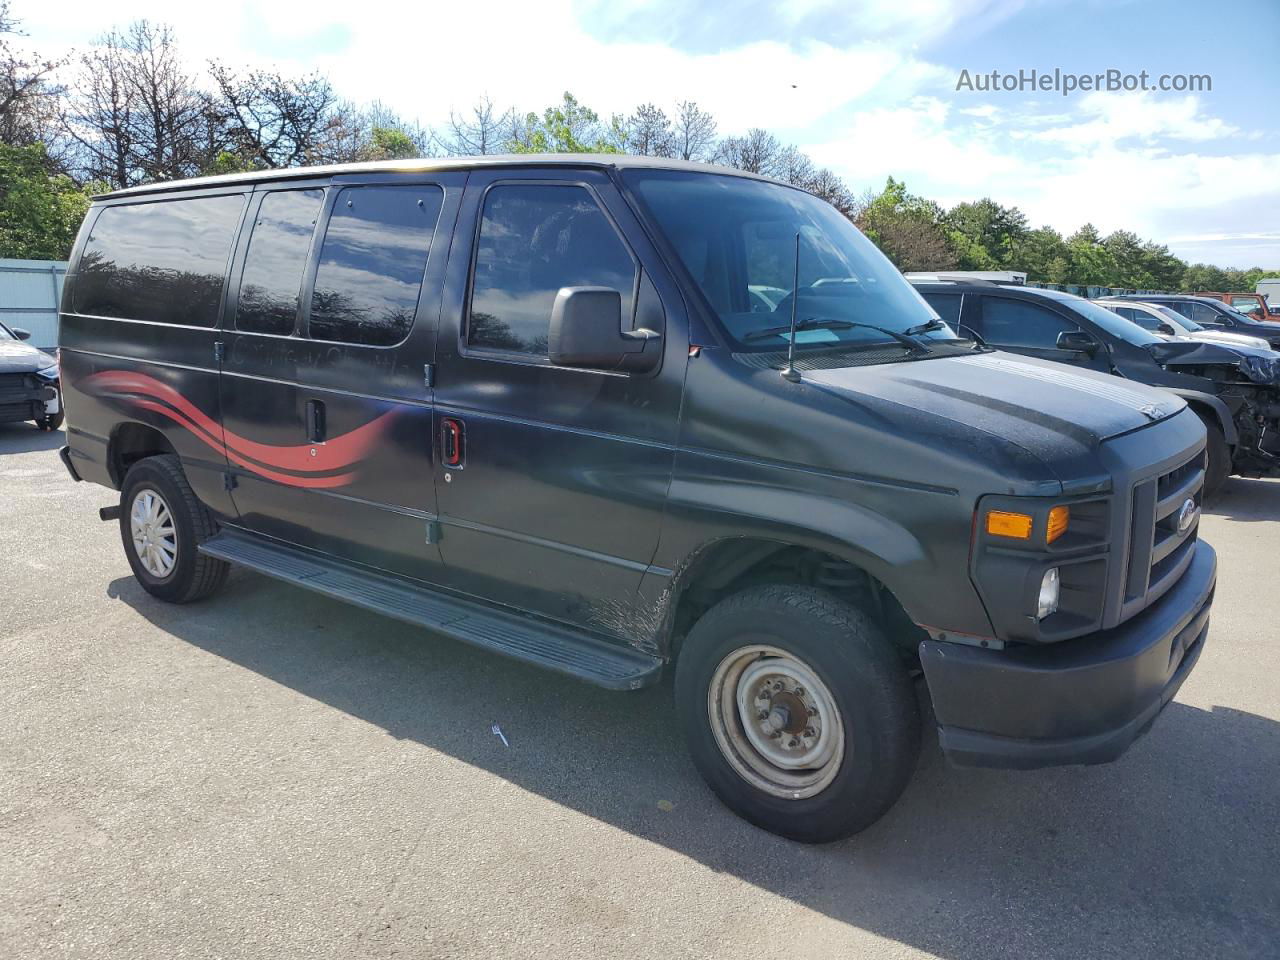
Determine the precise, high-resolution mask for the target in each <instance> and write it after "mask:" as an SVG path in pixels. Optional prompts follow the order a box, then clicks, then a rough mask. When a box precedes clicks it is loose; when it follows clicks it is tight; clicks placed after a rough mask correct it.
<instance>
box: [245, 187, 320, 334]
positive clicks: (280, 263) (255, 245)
mask: <svg viewBox="0 0 1280 960" xmlns="http://www.w3.org/2000/svg"><path fill="white" fill-rule="evenodd" d="M323 201H324V192H323V191H321V190H279V191H276V192H274V193H268V194H267V195H266V196H265V197H263V199H262V206H260V207H259V208H258V218H257V220H255V221H254V224H253V235H252V236H251V237H250V239H249V253H248V255H247V257H246V259H245V263H244V277H243V279H241V281H240V302H239V304H238V305H237V306H236V328H237V329H238V330H249V331H252V332H254V333H293V323H294V320H295V319H296V317H297V315H298V291H299V290H300V289H301V288H302V272H303V270H305V269H306V266H307V252H308V250H309V249H310V247H311V234H312V232H313V231H314V230H315V226H316V217H318V216H319V215H320V204H321V203H322V202H323Z"/></svg>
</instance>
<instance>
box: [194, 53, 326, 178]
mask: <svg viewBox="0 0 1280 960" xmlns="http://www.w3.org/2000/svg"><path fill="white" fill-rule="evenodd" d="M209 73H210V74H211V76H212V77H213V81H214V83H215V84H216V86H217V91H218V102H217V105H216V111H217V119H218V121H219V123H220V125H221V126H222V128H223V130H224V135H225V137H226V139H227V143H228V146H229V149H230V150H231V152H233V153H235V154H237V155H239V156H240V157H241V158H242V159H243V160H244V161H245V162H246V163H247V164H249V165H250V166H251V167H254V168H266V169H271V168H275V167H296V166H299V165H302V164H307V163H324V162H326V161H329V160H331V159H333V157H334V155H335V154H337V153H339V152H340V151H338V150H335V149H334V144H335V140H334V137H333V134H334V132H335V128H334V127H333V125H332V121H333V119H334V111H335V109H336V108H337V106H338V98H337V95H336V94H335V93H334V91H333V87H332V86H331V85H330V83H329V81H328V79H326V78H325V77H323V76H321V75H320V74H318V73H311V74H307V75H306V76H302V77H286V76H284V75H283V74H280V73H278V72H273V71H268V70H250V71H248V72H246V73H244V74H237V73H235V72H234V71H233V70H231V69H230V68H229V67H227V66H226V65H225V64H223V63H220V62H218V61H216V60H214V61H211V62H210V64H209Z"/></svg>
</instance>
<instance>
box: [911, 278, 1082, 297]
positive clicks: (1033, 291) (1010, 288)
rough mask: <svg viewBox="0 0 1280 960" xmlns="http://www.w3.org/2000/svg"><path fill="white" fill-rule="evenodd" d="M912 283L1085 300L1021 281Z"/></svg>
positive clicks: (930, 286)
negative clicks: (1023, 283) (1024, 283)
mask: <svg viewBox="0 0 1280 960" xmlns="http://www.w3.org/2000/svg"><path fill="white" fill-rule="evenodd" d="M911 285H912V286H915V287H927V288H929V289H931V290H934V291H943V290H952V291H954V290H956V289H963V288H968V289H969V290H970V291H971V292H972V291H982V292H986V293H991V292H994V291H996V290H999V291H1000V293H1002V294H1012V295H1013V296H1015V297H1020V296H1027V297H1029V298H1033V299H1034V298H1036V297H1043V298H1044V299H1046V300H1084V299H1086V298H1085V297H1078V296H1076V295H1075V294H1074V293H1066V292H1065V291H1062V290H1047V289H1045V288H1044V287H1026V286H1023V285H1022V284H1020V283H993V282H992V281H990V280H970V279H967V278H965V279H959V280H950V279H947V278H945V277H941V278H939V279H938V280H913V281H911Z"/></svg>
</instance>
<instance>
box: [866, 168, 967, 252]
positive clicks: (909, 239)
mask: <svg viewBox="0 0 1280 960" xmlns="http://www.w3.org/2000/svg"><path fill="white" fill-rule="evenodd" d="M941 221H942V208H941V207H939V206H938V205H937V204H936V203H934V202H933V201H932V200H926V199H924V198H923V197H918V196H916V195H914V194H911V193H908V192H907V185H906V184H905V183H904V182H902V181H900V180H895V179H893V177H890V178H889V179H888V180H887V181H886V182H885V185H884V189H883V190H882V191H881V192H880V193H879V194H878V195H876V196H875V197H872V198H870V199H869V200H867V201H866V203H865V204H864V205H863V207H862V209H861V210H860V211H859V212H858V214H857V216H856V217H855V218H854V222H855V223H856V224H857V225H858V227H859V229H861V230H862V232H863V233H865V234H866V235H867V237H868V238H870V240H871V241H872V242H873V243H875V244H876V245H877V246H878V247H879V248H880V249H881V250H882V251H883V252H884V254H885V256H887V257H888V258H889V260H890V261H892V263H893V265H894V266H896V267H897V268H898V269H899V270H903V271H911V270H951V269H954V268H955V266H956V256H955V253H954V252H953V250H952V249H951V247H950V246H949V245H948V242H947V235H946V232H945V231H944V230H943V228H942V223H941Z"/></svg>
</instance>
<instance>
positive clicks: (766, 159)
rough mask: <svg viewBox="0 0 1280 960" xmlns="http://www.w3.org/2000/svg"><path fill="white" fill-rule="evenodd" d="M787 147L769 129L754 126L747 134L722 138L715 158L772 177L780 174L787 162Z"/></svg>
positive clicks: (725, 163)
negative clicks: (785, 156)
mask: <svg viewBox="0 0 1280 960" xmlns="http://www.w3.org/2000/svg"><path fill="white" fill-rule="evenodd" d="M786 149H787V148H785V147H784V146H783V145H782V141H780V140H779V139H778V138H777V137H775V136H774V135H773V134H772V133H770V132H769V131H768V130H762V129H761V128H759V127H752V128H751V129H750V130H748V131H747V133H746V136H742V137H725V138H724V139H723V140H721V141H720V144H719V145H718V146H717V147H716V153H715V160H716V162H717V163H722V164H724V165H725V166H726V167H736V168H737V169H739V170H745V171H747V172H748V173H758V174H761V175H762V176H766V177H771V176H775V175H776V174H778V173H779V172H780V170H781V168H782V166H783V164H784V163H785V159H784V154H785V151H786Z"/></svg>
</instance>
